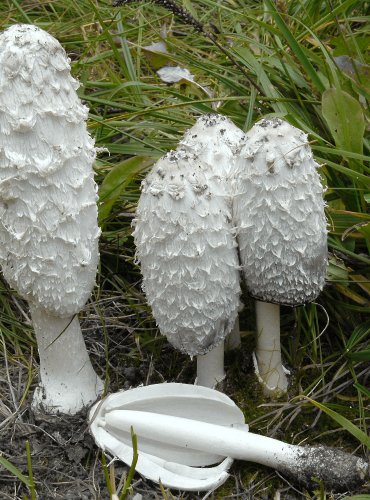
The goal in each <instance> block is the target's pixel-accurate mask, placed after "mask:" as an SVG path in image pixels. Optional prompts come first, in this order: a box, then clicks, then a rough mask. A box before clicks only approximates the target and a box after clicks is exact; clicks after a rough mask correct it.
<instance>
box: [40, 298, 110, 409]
mask: <svg viewBox="0 0 370 500" xmlns="http://www.w3.org/2000/svg"><path fill="white" fill-rule="evenodd" d="M31 315H32V321H33V327H34V330H35V335H36V340H37V345H38V351H39V356H40V379H41V382H40V385H39V386H38V387H37V388H36V391H35V393H34V398H33V407H34V408H35V409H37V410H38V409H39V408H40V407H45V408H46V409H47V410H48V411H51V412H53V413H55V412H57V411H60V412H62V413H70V414H74V413H76V412H78V411H79V410H81V408H82V407H84V406H88V405H91V403H93V402H94V401H96V399H97V398H98V396H99V395H100V394H101V392H102V390H103V385H104V384H103V382H102V381H101V379H100V378H99V377H98V376H97V374H96V373H95V371H94V369H93V367H92V364H91V361H90V359H89V355H88V352H87V350H86V345H85V341H84V338H83V336H82V332H81V328H80V324H79V321H78V317H77V316H72V317H68V318H59V317H57V316H54V315H51V314H48V313H46V312H45V311H44V310H42V309H41V308H39V307H36V306H33V307H31Z"/></svg>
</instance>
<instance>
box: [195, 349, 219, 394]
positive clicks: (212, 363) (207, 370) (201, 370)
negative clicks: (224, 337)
mask: <svg viewBox="0 0 370 500" xmlns="http://www.w3.org/2000/svg"><path fill="white" fill-rule="evenodd" d="M224 378H225V370H224V343H223V342H222V343H221V344H220V345H218V346H217V347H215V348H214V349H212V350H211V351H209V352H207V354H203V355H199V356H197V379H196V384H197V385H202V386H204V387H210V388H211V389H213V388H215V387H216V385H217V384H219V383H220V382H222V381H223V380H224Z"/></svg>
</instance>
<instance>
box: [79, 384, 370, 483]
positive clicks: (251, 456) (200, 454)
mask: <svg viewBox="0 0 370 500" xmlns="http://www.w3.org/2000/svg"><path fill="white" fill-rule="evenodd" d="M89 421H90V431H91V433H92V434H93V436H94V439H95V441H96V443H97V444H98V446H100V447H101V448H102V449H103V450H104V451H106V452H108V453H110V454H111V455H113V456H114V457H117V458H119V459H121V460H123V461H124V462H125V463H127V464H130V463H131V461H132V456H133V450H132V442H131V432H130V430H131V428H133V429H134V432H135V433H136V435H137V442H138V462H137V467H136V470H137V471H138V472H139V473H140V474H142V475H143V476H145V477H147V478H149V479H151V480H153V481H156V482H159V481H161V483H162V484H163V485H164V486H168V487H170V488H178V489H182V490H187V491H204V490H214V489H215V488H217V487H218V486H219V485H220V484H222V483H223V482H224V481H225V480H226V479H227V469H228V467H229V466H230V465H231V459H232V458H234V459H239V460H247V461H253V462H257V463H259V464H263V465H265V466H268V467H272V468H274V469H276V470H278V471H280V472H282V473H283V474H284V475H288V476H289V477H290V478H291V480H292V481H294V482H295V483H302V484H303V485H304V486H306V487H309V488H312V487H313V486H314V487H315V486H317V483H316V482H315V481H317V480H322V481H324V482H325V485H326V486H327V487H328V488H330V489H333V490H335V491H340V490H343V489H344V490H347V489H349V488H356V487H358V486H361V485H362V484H363V483H364V482H365V481H366V480H367V479H368V478H369V466H368V464H367V463H366V462H365V461H364V460H363V459H361V458H359V457H356V456H353V455H351V454H349V453H346V452H343V451H341V450H338V449H335V448H328V447H325V446H317V447H313V446H297V445H292V444H288V443H284V442H282V441H279V440H277V439H273V438H270V437H266V436H262V435H259V434H254V433H252V432H249V429H248V425H246V424H245V421H244V416H243V413H242V411H241V410H240V409H239V408H238V407H237V406H236V405H235V403H234V402H233V401H232V400H231V399H230V398H228V397H227V396H226V395H224V394H222V393H220V392H218V391H215V390H212V389H209V388H205V387H197V386H191V385H186V384H157V385H152V386H146V387H140V388H137V389H132V390H130V391H125V392H121V393H116V394H112V395H110V396H108V397H107V398H106V399H105V400H104V401H103V402H101V403H97V404H96V405H95V406H94V407H93V408H92V409H91V411H90V414H89ZM225 457H230V458H226V460H225ZM218 462H221V463H220V465H218V466H213V467H210V468H209V467H205V468H203V469H200V468H199V466H204V465H208V466H209V465H212V464H215V463H218Z"/></svg>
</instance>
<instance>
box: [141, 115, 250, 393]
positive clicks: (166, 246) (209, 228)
mask: <svg viewBox="0 0 370 500" xmlns="http://www.w3.org/2000/svg"><path fill="white" fill-rule="evenodd" d="M222 122H223V125H222V127H218V130H219V132H216V133H218V135H219V137H220V141H219V142H220V145H219V147H220V150H221V152H222V148H223V151H224V153H225V150H227V155H225V154H224V157H223V158H225V157H226V158H227V161H229V160H230V161H231V159H232V152H231V150H230V148H229V146H228V145H227V144H226V142H224V144H223V146H222V144H221V143H222V137H223V136H225V137H230V134H231V135H232V132H231V133H230V132H228V131H227V130H228V127H235V126H234V125H232V124H231V122H229V121H228V120H222ZM216 123H217V124H218V125H219V120H218V119H216V120H214V119H212V118H211V117H205V118H203V119H201V120H200V121H199V122H198V124H197V125H198V126H199V127H200V128H203V130H202V131H199V133H202V136H201V137H200V139H199V140H200V141H202V140H203V141H204V143H205V142H206V141H205V139H204V137H205V136H206V134H207V133H208V130H207V128H209V130H210V131H211V132H210V133H211V134H215V129H214V128H213V127H214V125H215V124H216ZM235 128H236V127H235ZM220 129H222V130H224V132H221V131H220ZM191 131H193V132H191ZM191 131H190V132H188V133H187V135H186V136H185V138H184V140H183V141H182V143H181V144H180V146H179V149H178V150H177V151H175V152H171V153H169V154H167V155H166V156H165V157H163V158H162V159H160V160H159V161H158V163H157V164H156V165H155V166H154V168H153V170H152V171H151V173H150V174H149V175H148V176H147V178H146V179H145V180H144V182H143V185H142V193H141V197H140V201H139V204H138V209H137V215H136V219H135V221H134V226H135V230H134V237H135V243H136V247H137V260H138V261H139V262H140V263H141V271H142V274H143V289H144V291H145V293H146V295H147V299H148V302H149V304H150V305H151V307H152V311H153V315H154V318H155V319H156V321H157V324H158V326H159V329H160V331H161V332H162V334H164V335H166V336H167V338H168V340H169V341H170V342H171V344H173V345H174V346H175V347H176V348H178V349H179V350H181V351H182V352H185V353H187V354H189V355H191V356H198V358H197V359H198V368H197V378H198V383H199V384H201V385H205V386H210V387H213V386H214V385H215V384H216V383H217V382H219V381H220V380H221V379H222V378H223V377H224V368H223V341H224V339H225V337H226V336H227V335H228V334H229V333H230V332H231V331H232V329H233V327H234V324H235V321H236V319H237V315H238V308H239V295H240V286H239V262H238V255H237V251H236V242H235V238H234V233H233V229H232V227H231V211H230V202H229V199H228V195H227V194H226V189H225V179H224V172H222V171H221V172H222V173H220V170H219V168H218V165H215V163H213V162H211V161H207V158H205V156H206V154H207V151H206V146H204V148H201V149H200V151H197V150H196V148H195V149H194V148H193V147H192V145H191V144H189V142H190V140H191V139H196V136H197V133H196V132H195V131H194V130H193V129H191ZM202 137H203V139H202ZM195 142H196V143H197V142H198V141H197V140H195ZM229 151H230V153H229ZM220 155H221V153H220ZM218 162H219V163H220V159H219V160H218ZM224 171H226V166H225V169H224ZM206 353H209V354H207V355H206ZM205 355H206V356H205Z"/></svg>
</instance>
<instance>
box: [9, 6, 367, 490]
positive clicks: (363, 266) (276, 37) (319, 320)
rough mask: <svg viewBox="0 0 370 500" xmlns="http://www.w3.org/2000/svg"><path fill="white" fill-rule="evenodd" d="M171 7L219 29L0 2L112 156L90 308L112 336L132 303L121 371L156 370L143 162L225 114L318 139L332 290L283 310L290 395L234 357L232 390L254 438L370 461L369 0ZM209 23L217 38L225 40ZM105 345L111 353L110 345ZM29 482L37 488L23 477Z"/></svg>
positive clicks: (19, 356) (248, 481) (103, 167)
mask: <svg viewBox="0 0 370 500" xmlns="http://www.w3.org/2000/svg"><path fill="white" fill-rule="evenodd" d="M178 3H179V5H182V6H183V7H185V8H187V9H188V10H189V11H190V12H191V13H192V14H193V15H194V16H195V17H196V18H197V19H198V20H199V21H200V22H201V23H203V24H204V29H205V32H206V33H210V32H211V33H213V35H212V37H213V38H214V40H212V37H207V36H205V35H204V33H201V32H197V31H195V30H194V29H193V27H192V26H191V25H186V24H184V22H183V21H182V20H181V19H179V18H178V17H175V16H173V15H172V14H171V13H170V12H168V11H167V10H165V9H164V8H162V7H160V6H158V5H156V4H155V3H150V2H132V3H130V4H129V5H125V6H124V7H121V8H113V7H111V5H110V3H109V2H107V1H95V0H80V1H79V2H72V1H71V0H63V1H61V0H54V1H44V0H38V1H33V0H25V1H16V0H3V2H1V5H0V20H1V21H0V27H1V29H4V28H6V27H7V26H9V25H11V24H13V23H34V24H36V25H38V26H39V27H41V28H43V29H46V30H47V31H49V32H50V33H51V34H53V35H54V36H56V37H57V38H58V39H59V40H60V42H61V43H62V44H63V46H64V47H65V49H66V51H67V52H68V54H69V55H70V57H71V60H72V71H73V74H74V75H75V76H76V77H77V78H79V80H80V81H81V84H82V86H81V87H80V89H79V94H80V96H81V98H82V99H83V100H84V101H85V102H86V103H87V105H88V106H89V108H90V117H89V123H88V125H89V129H90V131H91V133H92V134H93V136H94V137H95V139H96V143H97V146H98V147H99V148H102V151H103V152H102V153H101V154H100V155H99V159H98V160H97V162H96V174H97V175H96V179H97V182H98V184H99V186H100V202H101V204H100V208H99V217H100V224H101V227H102V229H103V234H102V238H101V268H100V274H99V288H97V289H96V291H95V294H94V300H95V299H96V304H97V305H98V306H97V307H98V309H99V306H101V307H100V310H101V315H100V316H101V319H102V320H104V322H105V323H104V324H107V325H108V326H107V328H106V330H105V333H106V335H107V336H108V337H109V334H110V333H109V332H110V331H111V330H110V328H112V326H111V324H112V321H113V319H114V318H113V317H112V318H109V317H108V318H103V316H104V315H105V314H108V313H106V311H107V309H106V307H105V303H106V301H109V297H112V296H114V297H116V296H123V297H124V298H125V306H124V308H125V309H124V314H125V317H126V318H130V319H127V321H126V320H125V321H126V322H127V323H128V324H130V325H131V327H130V328H131V329H130V332H131V333H130V336H131V339H132V344H130V346H131V350H130V351H129V352H126V354H124V358H125V363H131V364H132V365H134V366H139V365H140V363H141V362H142V360H143V359H150V363H151V365H150V366H154V367H156V366H157V364H158V363H159V366H161V365H160V357H161V356H162V354H163V350H164V349H165V350H166V349H168V347H167V346H166V343H165V342H164V340H163V339H162V338H161V337H160V336H158V332H157V331H156V329H155V326H154V323H153V320H152V319H151V317H150V311H149V308H148V307H147V306H146V304H145V298H144V297H143V294H142V292H141V290H140V273H139V270H138V268H137V267H136V266H135V263H134V248H133V241H132V238H131V226H130V224H131V220H132V217H133V214H134V212H135V206H136V203H137V200H138V197H139V192H140V191H139V188H140V181H141V179H142V178H143V176H144V174H145V172H146V171H147V170H148V168H149V167H150V165H151V164H152V163H153V162H154V161H155V160H156V159H157V158H159V157H160V156H162V155H163V153H164V152H166V151H168V150H170V149H171V148H174V147H175V146H176V144H177V142H178V140H179V139H180V137H181V136H182V134H183V132H184V131H185V130H186V129H187V128H188V127H189V126H191V125H192V124H193V123H194V120H195V118H196V117H197V116H199V114H202V113H208V112H215V111H217V112H219V113H222V114H225V115H227V116H229V117H230V118H231V119H232V120H233V121H234V122H235V123H236V124H237V125H238V126H239V127H241V128H242V129H244V130H248V129H249V128H250V127H251V126H252V124H253V123H254V122H255V121H256V120H258V119H260V118H261V117H263V116H265V115H267V114H274V115H276V116H279V117H282V118H284V119H285V120H287V121H289V122H290V123H291V124H293V125H295V126H297V127H299V128H301V129H303V130H304V131H305V132H307V133H308V134H309V137H310V141H311V144H312V148H313V151H314V154H315V158H316V160H317V161H318V162H319V163H321V164H322V165H323V166H322V168H321V170H320V172H321V176H322V180H323V183H324V184H325V186H326V187H327V191H326V194H325V198H326V202H327V218H328V222H329V234H328V243H329V251H330V267H329V270H328V284H327V286H326V288H325V290H324V292H323V293H322V294H321V296H320V297H319V299H318V304H310V305H307V306H305V307H299V308H297V309H294V310H292V309H289V308H284V309H283V316H282V329H283V339H282V343H283V349H284V358H285V360H286V363H287V364H288V366H289V367H290V368H291V370H292V373H293V377H292V388H291V392H290V394H289V398H288V400H287V401H280V402H275V403H267V402H265V401H263V400H262V398H261V395H260V394H259V393H257V395H256V392H255V391H256V390H257V389H256V386H255V383H254V379H253V375H251V373H250V371H251V366H249V365H248V362H245V360H244V361H243V360H242V359H241V358H240V356H236V357H234V358H231V359H228V360H227V362H228V365H227V366H228V373H229V374H230V375H229V378H230V391H231V392H229V394H230V395H231V396H232V397H233V398H234V399H235V400H236V402H237V403H238V404H239V405H241V406H242V407H243V410H244V411H245V413H246V418H247V420H248V421H249V422H250V424H251V427H252V429H253V430H255V431H260V432H267V433H269V435H278V436H279V437H281V438H283V439H286V440H288V441H291V442H296V443H298V442H309V443H321V442H325V443H326V444H329V445H332V446H343V447H345V448H346V449H347V450H348V451H354V450H357V452H358V453H365V449H366V447H367V446H368V437H367V436H368V434H367V432H368V427H369V415H370V413H369V403H370V394H369V389H368V387H369V376H370V350H369V342H370V323H369V320H368V317H369V316H368V314H369V312H370V280H369V276H370V257H369V249H370V215H369V214H368V210H367V209H368V203H369V202H370V182H369V172H370V167H369V163H368V159H369V158H368V156H367V155H368V153H369V142H368V136H367V135H366V132H365V127H366V123H368V116H366V113H367V104H366V100H367V99H368V97H369V86H368V81H369V72H370V68H369V65H368V64H369V54H368V52H367V46H368V41H369V33H368V31H367V30H368V24H367V21H366V18H365V13H366V9H367V8H368V7H369V4H368V2H358V1H355V0H338V1H336V2H332V1H330V0H323V1H320V2H318V1H314V0H292V1H290V2H287V1H284V0H279V1H278V2H273V1H272V0H264V1H254V0H247V1H245V0H243V1H242V0H240V1H239V0H224V1H223V2H218V1H214V0H184V1H183V2H181V1H180V0H179V1H178ZM210 23H213V24H215V25H216V26H217V27H218V28H219V30H220V32H221V33H220V34H219V35H216V34H214V31H212V26H211V25H210ZM160 40H163V41H164V42H165V43H166V46H167V53H166V54H154V53H152V52H149V51H148V50H147V49H146V48H145V47H146V46H148V45H150V44H151V43H154V42H158V41H160ZM214 41H216V42H217V44H218V45H221V46H222V47H223V49H224V50H220V48H219V46H217V44H215V43H214ZM163 64H170V65H175V66H176V65H179V66H181V67H185V68H187V69H188V70H189V71H190V72H191V73H192V74H193V75H194V77H195V80H196V82H197V84H199V85H195V84H193V83H191V82H183V83H179V84H174V85H167V84H165V83H163V82H162V81H161V80H160V79H159V77H158V76H157V74H156V69H157V68H158V67H160V66H161V65H163ZM246 74H247V76H248V78H247V77H246ZM250 79H251V80H253V82H255V83H256V86H257V87H258V89H259V90H260V91H259V90H257V88H256V86H253V85H251V83H250ZM0 286H1V289H0V300H1V306H0V310H1V315H0V329H1V340H2V343H1V345H0V351H1V353H2V354H1V356H2V358H3V359H4V363H5V360H7V363H9V364H12V365H14V366H17V367H19V369H20V370H22V373H23V374H24V375H26V380H27V383H26V384H25V385H24V386H23V390H24V393H23V394H22V397H21V408H24V405H26V404H27V403H26V399H27V392H28V390H29V387H30V385H31V383H32V381H33V382H35V381H36V365H35V363H34V361H33V352H34V349H35V343H34V339H33V336H32V329H31V326H30V324H29V322H28V320H27V316H25V314H24V313H23V312H21V311H23V310H24V309H23V307H21V306H22V303H21V301H20V299H19V298H16V297H14V294H12V293H10V291H9V289H8V288H7V286H6V285H5V284H4V283H1V284H0ZM244 302H245V304H246V307H245V310H244V311H243V312H242V313H241V318H240V320H241V324H242V330H243V333H244V335H243V348H244V352H246V353H247V355H246V358H248V353H250V351H251V350H252V349H253V329H254V319H253V318H254V315H253V302H252V301H251V300H250V299H249V298H248V297H247V296H245V297H244ZM327 317H329V319H330V322H329V325H328V326H327V328H325V327H326V323H327ZM117 321H118V320H117ZM101 342H102V343H103V344H105V345H106V346H107V345H110V344H109V338H105V340H104V338H102V340H101ZM166 352H168V351H166ZM169 352H170V361H169V364H168V366H167V367H166V369H165V370H164V371H163V373H161V376H162V378H164V379H166V380H170V379H172V380H174V379H176V377H177V376H178V374H179V373H180V372H182V370H183V369H184V370H185V371H186V370H190V369H191V368H192V365H191V364H190V362H189V361H188V360H187V359H186V358H185V357H183V356H181V355H178V354H176V353H174V352H173V351H171V350H170V351H169ZM104 356H105V357H106V365H105V367H104V370H106V374H107V375H108V376H109V377H110V380H111V387H112V388H113V389H117V388H118V387H122V384H123V382H124V378H123V377H122V375H119V374H117V370H116V368H115V367H113V366H112V359H113V354H110V351H106V352H105V355H104ZM122 356H123V355H122ZM114 359H115V360H116V359H121V358H120V357H118V358H114ZM243 363H246V364H247V366H246V368H245V370H244V371H243V368H241V366H243ZM184 364H185V368H183V365H184ZM241 373H242V374H243V377H241ZM188 381H189V382H191V377H189V380H188ZM256 403H258V404H256ZM17 411H18V408H17ZM356 429H357V430H356ZM366 437H367V441H366ZM0 458H1V457H0ZM3 460H5V457H4V459H3ZM0 463H1V461H0ZM4 463H5V462H4V461H3V465H4ZM6 463H8V462H6ZM8 468H9V467H8ZM14 470H15V474H16V476H18V478H19V479H20V480H21V481H24V482H25V484H28V482H26V479H27V478H26V479H25V478H24V477H23V476H20V474H21V473H20V472H18V471H17V470H16V469H14ZM30 470H32V468H31V469H30ZM34 476H35V471H34ZM235 477H237V482H238V484H239V486H240V487H241V485H244V488H245V491H250V492H251V494H252V496H253V498H266V497H270V496H271V497H272V496H273V494H274V492H275V491H277V490H278V489H279V488H280V489H281V488H288V490H289V485H286V484H285V483H284V482H282V479H281V478H279V477H277V476H276V475H272V473H271V471H268V470H267V469H266V470H262V471H261V468H258V467H254V466H253V465H247V464H238V466H237V468H236V472H235ZM31 480H32V483H30V484H33V488H34V487H35V486H34V483H33V478H31V476H30V481H31ZM248 488H249V490H248ZM320 488H321V489H320ZM235 491H236V490H235V482H233V481H230V482H228V483H227V484H226V485H225V486H224V487H223V488H222V489H221V490H220V492H219V493H218V495H219V496H218V497H217V498H226V497H227V496H228V495H230V494H232V493H233V492H234V493H235ZM292 491H293V490H292ZM303 494H304V493H302V495H303ZM311 494H313V493H311ZM325 494H329V492H325V486H324V485H323V486H320V487H319V486H318V493H316V495H317V497H318V498H324V497H325V496H324V495H325ZM263 495H265V496H263ZM266 495H267V496H266ZM320 495H321V496H320ZM215 498H216V497H215ZM302 498H303V496H302Z"/></svg>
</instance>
